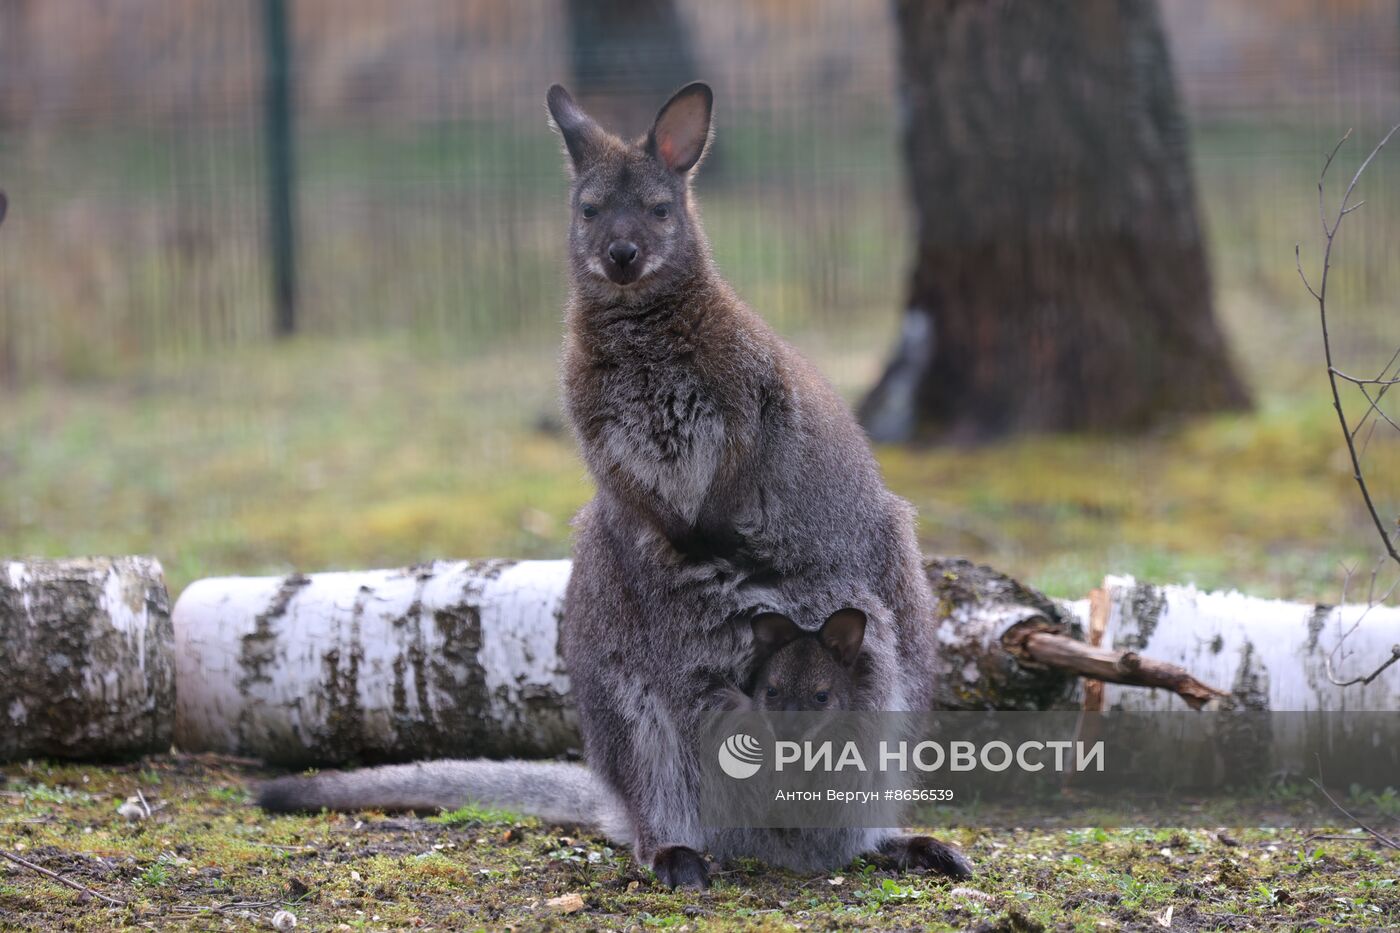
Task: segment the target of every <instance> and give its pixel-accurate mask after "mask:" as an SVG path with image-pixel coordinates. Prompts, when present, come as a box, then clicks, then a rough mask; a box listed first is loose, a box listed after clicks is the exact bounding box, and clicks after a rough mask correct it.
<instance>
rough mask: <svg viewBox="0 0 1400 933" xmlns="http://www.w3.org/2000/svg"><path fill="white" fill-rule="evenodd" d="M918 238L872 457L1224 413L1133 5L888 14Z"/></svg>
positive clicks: (1160, 66)
mask: <svg viewBox="0 0 1400 933" xmlns="http://www.w3.org/2000/svg"><path fill="white" fill-rule="evenodd" d="M895 12H896V17H897V25H898V32H899V67H900V84H901V87H900V94H901V110H902V114H903V144H904V154H905V161H906V165H907V170H908V181H909V186H910V198H911V200H912V202H913V208H914V212H915V218H916V224H917V230H916V237H917V245H916V250H915V255H914V268H913V272H912V275H911V281H910V286H909V297H908V305H907V312H906V321H905V325H904V329H903V333H902V335H901V338H900V341H899V343H898V346H897V347H896V349H895V353H894V355H893V358H892V360H891V362H890V364H889V366H888V368H887V369H886V371H885V373H884V375H883V376H882V377H881V379H880V381H879V383H878V384H877V385H876V387H875V388H874V389H873V390H872V391H871V393H870V394H869V396H868V397H867V398H866V399H865V400H864V402H863V404H862V405H861V416H862V420H863V421H864V423H865V424H866V426H867V428H868V429H869V430H870V432H871V434H872V436H874V437H875V438H876V439H877V440H882V441H905V440H909V439H911V438H916V437H918V438H925V439H952V440H976V439H982V438H986V437H990V436H995V435H999V434H1004V433H1009V432H1018V431H1065V430H1081V429H1095V430H1125V429H1136V428H1142V427H1145V426H1147V425H1150V424H1152V423H1154V422H1157V421H1160V420H1161V419H1163V418H1165V417H1170V416H1173V415H1179V414H1183V413H1192V412H1201V411H1210V410H1216V409H1231V408H1241V407H1245V406H1247V405H1248V394H1247V392H1246V390H1245V388H1244V386H1243V384H1242V383H1241V381H1240V379H1239V377H1238V376H1237V375H1236V372H1235V369H1234V367H1233V365H1232V362H1231V360H1230V356H1229V353H1228V351H1227V348H1226V345H1225V341H1224V338H1223V335H1222V333H1221V331H1220V328H1219V327H1218V325H1217V323H1216V320H1215V317H1214V312H1213V309H1212V304H1211V288H1210V278H1209V274H1208V269H1207V265H1206V256H1205V250H1204V248H1203V245H1202V239H1201V231H1200V224H1199V221H1198V218H1197V211H1196V193H1195V189H1194V183H1193V180H1192V175H1191V166H1190V159H1189V154H1188V148H1187V138H1186V130H1185V126H1184V123H1183V120H1182V117H1181V113H1180V110H1179V107H1178V103H1177V97H1176V91H1175V87H1174V84H1173V78H1172V70H1171V63H1170V60H1169V57H1168V54H1167V48H1166V43H1165V40H1164V37H1163V32H1162V27H1161V23H1160V22H1159V20H1158V15H1157V9H1156V5H1155V3H1154V2H1153V0H1042V2H1039V3H1029V4H1020V3H1017V4H1013V3H1010V2H1007V0H896V2H895Z"/></svg>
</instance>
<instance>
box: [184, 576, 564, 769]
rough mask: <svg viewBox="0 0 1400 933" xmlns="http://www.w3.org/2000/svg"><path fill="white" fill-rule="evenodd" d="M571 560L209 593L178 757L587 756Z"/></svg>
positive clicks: (200, 586)
mask: <svg viewBox="0 0 1400 933" xmlns="http://www.w3.org/2000/svg"><path fill="white" fill-rule="evenodd" d="M568 572H569V564H568V562H567V561H521V562H513V561H479V562H466V561H457V562H446V561H443V562H437V563H432V564H424V565H420V566H418V567H413V568H408V569H404V570H372V571H365V572H355V573H323V574H315V575H312V576H300V575H295V576H291V577H277V578H248V577H222V578H216V579H207V580H200V581H197V582H195V583H193V584H191V585H190V586H189V588H187V589H186V590H185V592H184V593H183V594H181V596H180V599H179V601H178V602H177V603H176V607H175V612H174V619H175V654H176V657H177V659H178V662H177V665H178V666H177V670H178V690H177V696H178V704H177V707H176V744H177V745H178V746H179V747H180V748H182V749H185V750H190V751H200V750H208V751H220V752H231V753H235V754H242V755H251V756H256V757H261V758H266V759H269V760H272V761H280V762H285V763H304V762H312V761H317V762H343V761H351V760H354V761H362V762H366V761H384V760H406V759H411V758H428V757H450V756H457V757H460V756H507V755H510V756H526V757H528V756H549V755H557V754H560V753H562V752H565V751H566V750H568V749H570V748H574V747H577V744H578V737H577V726H576V723H575V720H574V715H573V711H572V709H571V708H570V707H569V706H568V703H567V696H568V692H569V681H568V677H567V676H566V675H565V673H564V667H563V662H562V661H561V660H560V657H559V648H558V633H559V610H560V605H561V603H562V600H563V594H564V585H565V582H566V581H567V579H568Z"/></svg>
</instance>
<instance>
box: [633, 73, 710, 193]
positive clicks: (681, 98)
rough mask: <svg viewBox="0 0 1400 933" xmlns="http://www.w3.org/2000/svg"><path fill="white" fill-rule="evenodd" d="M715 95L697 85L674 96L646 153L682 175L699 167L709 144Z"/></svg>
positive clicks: (660, 115) (651, 135) (649, 139)
mask: <svg viewBox="0 0 1400 933" xmlns="http://www.w3.org/2000/svg"><path fill="white" fill-rule="evenodd" d="M714 106H715V93H714V91H711V90H710V86H709V85H708V84H704V83H702V82H699V81H696V82H695V83H694V84H687V85H686V86H685V87H683V88H681V89H680V90H679V91H677V92H676V93H675V96H673V97H672V98H671V99H670V100H668V101H667V102H666V106H664V107H662V108H661V112H660V113H658V114H657V115H656V124H655V125H654V126H653V127H652V128H651V132H650V133H649V134H648V135H647V152H649V153H651V154H652V155H653V156H655V157H656V158H657V159H658V160H660V162H661V164H662V165H664V166H666V167H667V168H669V169H670V170H671V171H673V172H675V173H677V174H680V175H683V174H685V173H686V172H688V171H690V170H691V169H693V168H694V167H695V166H696V164H698V163H699V161H700V157H701V156H702V155H704V154H705V145H706V144H707V143H708V142H709V141H710V113H711V111H712V110H714Z"/></svg>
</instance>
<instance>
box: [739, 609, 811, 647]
mask: <svg viewBox="0 0 1400 933" xmlns="http://www.w3.org/2000/svg"><path fill="white" fill-rule="evenodd" d="M750 624H751V625H752V626H753V640H754V644H756V645H758V646H759V648H761V649H763V650H764V651H776V650H777V649H779V648H781V647H782V646H783V645H786V644H787V643H788V642H790V641H792V640H793V639H794V638H796V637H797V636H798V635H801V634H802V630H801V629H799V628H798V627H797V623H796V622H794V621H792V620H791V619H789V618H788V617H787V616H785V615H783V614H782V613H780V612H765V613H763V614H762V615H757V616H754V618H753V621H752V622H751V623H750Z"/></svg>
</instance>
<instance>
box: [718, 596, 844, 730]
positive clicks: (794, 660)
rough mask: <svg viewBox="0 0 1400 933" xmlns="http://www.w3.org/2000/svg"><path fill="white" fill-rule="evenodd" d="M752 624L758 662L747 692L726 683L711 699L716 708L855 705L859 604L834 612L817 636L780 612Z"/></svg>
mask: <svg viewBox="0 0 1400 933" xmlns="http://www.w3.org/2000/svg"><path fill="white" fill-rule="evenodd" d="M751 628H752V629H753V640H754V647H755V649H756V650H757V651H758V654H759V665H758V671H757V673H755V674H754V677H753V683H752V684H751V686H750V689H749V692H748V693H745V692H744V691H742V690H740V689H739V688H738V687H733V686H729V687H723V688H721V689H720V690H719V691H718V692H717V694H716V696H715V697H713V698H712V699H711V702H710V705H711V706H712V707H713V708H715V709H719V710H724V711H728V712H747V711H754V712H789V713H791V712H799V713H822V712H840V711H842V710H849V709H854V708H855V705H856V703H857V695H856V692H857V690H859V685H860V683H861V677H860V675H859V673H858V672H857V670H856V665H857V662H858V661H859V660H860V644H861V641H862V640H863V639H864V638H865V614H864V613H862V612H860V611H858V610H855V609H842V610H840V611H839V612H836V613H833V614H832V616H831V618H829V619H827V620H826V621H825V622H823V623H822V627H821V631H820V632H817V633H816V634H815V635H814V634H812V633H810V632H804V631H803V630H802V629H800V628H798V627H797V623H795V622H793V621H792V620H791V619H789V618H788V617H787V616H785V615H781V614H779V613H776V612H765V613H764V614H763V615H760V616H756V617H755V618H754V619H753V622H752V624H751Z"/></svg>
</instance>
